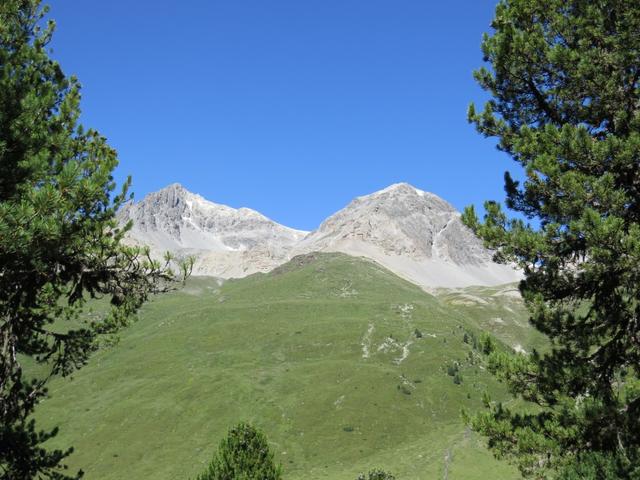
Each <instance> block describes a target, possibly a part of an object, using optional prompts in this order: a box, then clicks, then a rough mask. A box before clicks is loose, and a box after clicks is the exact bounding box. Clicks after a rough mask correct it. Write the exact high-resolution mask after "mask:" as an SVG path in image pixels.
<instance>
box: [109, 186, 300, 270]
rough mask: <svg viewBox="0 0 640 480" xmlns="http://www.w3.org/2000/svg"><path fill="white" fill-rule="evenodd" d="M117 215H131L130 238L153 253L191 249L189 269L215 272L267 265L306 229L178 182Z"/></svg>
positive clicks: (283, 254)
mask: <svg viewBox="0 0 640 480" xmlns="http://www.w3.org/2000/svg"><path fill="white" fill-rule="evenodd" d="M118 216H119V220H120V222H121V223H125V222H127V221H129V220H133V228H132V230H131V232H130V235H129V238H130V241H132V242H134V243H136V244H145V245H149V246H150V247H151V250H152V252H153V253H154V254H156V255H160V254H161V253H162V252H165V251H170V252H172V253H174V254H176V256H178V257H186V256H187V255H194V256H195V257H196V264H195V265H194V273H195V274H200V275H214V276H220V277H242V276H245V275H249V274H251V273H254V272H259V271H262V272H265V271H269V270H271V269H272V268H274V267H276V266H278V265H280V264H282V263H283V262H285V261H287V259H288V252H289V250H290V249H291V247H292V246H293V245H294V244H295V243H297V242H298V241H299V240H300V239H301V238H302V237H304V236H305V235H306V234H307V232H302V231H299V230H294V229H292V228H287V227H284V226H282V225H280V224H278V223H276V222H274V221H273V220H270V219H268V218H267V217H265V216H264V215H261V214H260V213H258V212H256V211H254V210H251V209H249V208H240V209H235V208H231V207H228V206H226V205H219V204H216V203H213V202H209V201H207V200H205V199H204V198H202V197H201V196H200V195H196V194H193V193H191V192H189V191H188V190H186V189H185V188H183V187H182V186H181V185H178V184H173V185H170V186H168V187H166V188H163V189H162V190H159V191H157V192H154V193H151V194H149V195H147V196H146V197H145V198H144V199H143V200H142V201H141V202H139V203H132V204H127V205H126V206H125V207H124V208H122V209H121V210H120V211H119V212H118Z"/></svg>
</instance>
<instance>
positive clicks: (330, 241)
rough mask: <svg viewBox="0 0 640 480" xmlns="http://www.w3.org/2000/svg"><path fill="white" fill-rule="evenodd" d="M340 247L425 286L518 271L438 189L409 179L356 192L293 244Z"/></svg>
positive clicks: (501, 277) (481, 281)
mask: <svg viewBox="0 0 640 480" xmlns="http://www.w3.org/2000/svg"><path fill="white" fill-rule="evenodd" d="M295 251H296V253H306V252H312V251H336V252H343V253H347V254H350V255H360V256H365V257H368V258H370V259H372V260H375V261H377V262H378V263H380V264H382V265H383V266H385V267H387V268H388V269H389V270H391V271H392V272H394V273H396V274H397V275H399V276H401V277H404V278H406V279H408V280H410V281H412V282H414V283H416V284H418V285H421V286H423V287H425V288H433V287H463V286H468V285H497V284H501V283H508V282H513V281H517V280H518V279H519V274H518V272H516V271H515V270H514V269H513V268H511V267H510V266H506V265H498V264H496V263H494V262H493V261H492V253H491V252H490V251H489V250H487V249H486V248H484V246H483V244H482V242H481V241H480V240H479V239H478V238H477V237H476V236H475V235H474V234H473V233H472V232H471V231H470V230H469V229H468V228H467V227H466V226H465V225H464V224H463V223H462V221H461V220H460V213H459V212H457V211H456V209H455V208H454V207H453V206H452V205H451V204H449V203H447V202H446V201H444V200H442V199H441V198H440V197H438V196H437V195H434V194H432V193H429V192H424V191H422V190H419V189H417V188H415V187H413V186H411V185H409V184H407V183H398V184H394V185H391V186H390V187H387V188H385V189H384V190H380V191H378V192H375V193H372V194H370V195H365V196H363V197H358V198H356V199H355V200H353V201H352V202H351V203H350V204H349V205H347V206H346V207H345V208H344V209H342V210H340V211H339V212H337V213H336V214H334V215H333V216H331V217H329V218H328V219H327V220H325V221H324V222H323V223H322V225H320V228H318V230H316V231H314V232H312V233H311V234H309V235H308V236H307V237H306V238H304V239H303V240H302V241H301V242H300V243H298V244H297V245H296V247H295Z"/></svg>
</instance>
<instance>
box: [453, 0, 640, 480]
mask: <svg viewBox="0 0 640 480" xmlns="http://www.w3.org/2000/svg"><path fill="white" fill-rule="evenodd" d="M492 27H493V29H494V31H493V33H492V34H491V35H486V36H485V38H484V40H483V42H482V51H483V53H484V57H485V60H486V61H487V62H489V68H482V69H480V70H478V71H477V72H475V77H476V79H477V81H478V82H479V83H480V85H481V86H482V87H483V88H484V89H485V90H486V91H487V92H489V94H490V95H491V97H492V98H491V99H490V100H489V102H488V103H487V104H486V105H485V107H484V110H483V111H482V112H476V110H475V109H474V107H473V105H472V106H471V108H470V110H469V119H470V121H472V122H473V123H474V124H475V125H476V128H477V129H478V131H479V132H480V133H482V134H483V135H485V136H488V137H496V138H497V140H498V142H499V143H498V146H499V148H500V149H501V150H503V151H504V152H506V153H508V154H509V155H510V156H511V157H512V158H513V160H515V161H516V162H517V164H519V165H520V166H521V167H522V169H523V171H524V180H523V181H521V182H519V181H516V180H515V179H514V178H513V177H512V176H511V175H510V174H508V173H507V174H505V190H506V206H507V207H508V208H509V209H512V210H515V211H516V212H519V213H520V214H521V217H520V218H524V219H525V220H520V219H510V218H509V217H508V216H507V213H506V212H505V211H503V210H502V209H501V206H500V205H499V204H498V203H496V202H487V203H486V204H485V208H486V211H487V213H486V216H485V218H484V221H483V222H480V221H479V220H478V218H477V216H476V214H475V213H474V211H473V209H472V208H468V209H467V210H466V212H465V214H464V220H465V223H466V224H467V225H468V226H470V227H471V228H472V229H474V230H475V231H476V232H477V233H478V234H479V235H480V236H481V237H482V238H483V239H484V240H485V242H486V244H487V245H488V246H490V247H492V248H494V249H497V252H498V254H497V256H498V258H500V259H502V260H504V261H515V262H517V263H518V264H519V266H520V267H521V268H522V269H523V270H524V275H525V277H524V280H523V281H522V283H521V285H520V290H521V292H522V294H523V296H524V298H525V301H526V302H527V304H528V306H529V308H530V310H531V315H532V316H531V322H532V324H533V325H534V326H535V327H536V328H537V329H539V330H540V331H541V332H543V333H545V334H546V335H547V336H548V337H549V339H550V351H549V352H545V353H544V354H541V353H535V352H534V353H533V354H532V355H529V356H517V357H515V358H514V357H509V356H507V355H504V354H500V353H497V352H494V353H492V354H491V355H490V362H491V366H492V369H493V371H494V372H496V373H497V374H498V375H499V376H500V377H501V378H503V379H504V380H505V381H506V383H507V384H508V385H509V387H510V389H511V391H512V393H513V394H515V395H518V396H521V397H523V398H524V399H526V400H529V401H531V402H534V403H535V404H537V406H536V408H533V409H530V410H529V411H528V413H522V412H520V413H517V412H514V411H512V410H510V409H509V408H507V407H505V406H503V405H499V404H491V405H490V410H489V411H488V412H486V413H484V414H481V415H479V416H476V417H475V418H474V419H472V424H473V426H474V427H475V429H476V430H478V431H480V432H482V433H483V434H485V435H486V436H487V437H488V439H489V445H490V447H491V448H492V449H493V450H494V452H495V453H496V454H497V455H498V456H503V457H508V458H510V459H511V460H513V461H515V462H516V463H517V464H518V465H519V467H520V469H521V471H522V472H523V473H524V474H525V475H528V476H532V477H535V478H542V477H544V478H640V467H638V465H640V382H639V380H638V374H639V369H640V5H639V4H638V2H637V1H636V0H598V1H593V0H544V1H543V0H502V1H500V3H499V4H498V6H497V8H496V12H495V18H494V20H493V23H492ZM527 219H529V220H535V221H532V222H530V223H532V224H533V225H531V224H530V223H529V221H528V220H527ZM590 472H591V473H590Z"/></svg>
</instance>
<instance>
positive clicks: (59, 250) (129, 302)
mask: <svg viewBox="0 0 640 480" xmlns="http://www.w3.org/2000/svg"><path fill="white" fill-rule="evenodd" d="M45 14H46V11H45V10H44V9H43V8H42V7H41V6H40V2H39V1H38V0H2V1H1V2H0V478H2V479H11V480H22V479H32V478H52V479H63V478H79V477H80V476H81V473H78V474H75V475H73V476H72V477H69V476H67V474H65V473H64V468H63V465H62V464H61V462H62V461H63V460H64V458H65V457H66V456H67V455H68V454H69V453H70V452H71V449H68V450H66V451H61V450H55V451H49V450H47V449H45V448H44V447H43V443H44V442H45V441H46V440H48V439H49V438H51V437H52V436H54V435H55V434H56V430H53V431H50V432H42V431H40V430H39V429H38V428H37V427H36V425H35V424H34V422H33V420H31V414H32V413H33V411H34V408H35V407H36V405H37V404H38V402H39V401H41V400H42V398H43V397H44V396H45V395H46V387H45V386H46V383H47V381H48V380H49V379H50V378H51V377H52V376H54V375H68V374H70V373H71V372H73V371H74V370H75V369H77V368H79V367H81V366H82V365H84V364H85V363H86V361H87V359H88V357H89V355H90V354H91V353H92V352H93V351H94V350H95V349H96V348H97V346H98V341H99V338H102V337H103V336H104V335H112V334H114V333H115V332H117V331H118V330H119V329H120V328H121V327H123V326H124V325H126V324H127V322H128V321H129V319H130V318H131V315H132V314H133V313H134V312H135V311H136V310H137V309H138V308H139V307H140V305H141V304H142V303H143V302H144V301H145V299H146V298H147V297H148V295H149V294H150V293H153V292H158V291H163V290H166V289H168V288H171V286H172V285H174V281H175V280H176V278H175V276H174V274H173V273H172V272H171V271H170V270H169V269H167V265H160V264H159V263H158V262H155V261H152V260H151V258H149V255H148V252H147V251H144V250H140V249H136V248H130V247H126V246H124V245H123V244H122V239H123V235H124V233H125V231H126V229H122V228H119V227H118V225H117V222H116V219H115V212H116V210H117V209H118V208H119V207H120V206H121V205H122V204H123V202H125V201H126V200H127V199H128V198H129V195H128V194H127V188H128V186H129V183H128V182H127V184H126V185H124V187H123V188H122V189H121V190H120V191H119V193H117V194H114V191H115V189H116V185H115V183H114V180H113V177H112V172H113V169H114V168H115V167H116V165H117V163H118V161H117V156H116V152H115V151H114V150H113V149H112V148H111V147H110V146H109V145H108V144H107V142H106V140H105V138H104V137H102V136H101V135H100V134H99V133H98V132H96V131H95V130H91V129H89V130H85V129H83V128H82V126H80V125H79V124H78V117H79V114H80V109H79V102H80V86H79V84H78V81H77V80H76V79H75V78H73V77H67V76H65V75H64V73H63V71H62V69H61V68H60V66H59V65H58V64H57V63H56V62H55V61H53V60H51V59H50V58H49V56H48V43H49V41H50V39H51V35H52V33H53V30H54V24H53V22H52V21H49V22H48V23H47V22H46V21H45V18H44V15H45ZM167 261H169V259H168V258H167ZM188 269H189V266H188V265H184V266H183V272H182V273H184V274H186V273H187V272H188ZM95 297H101V298H106V299H108V300H109V301H110V308H108V309H107V311H106V313H105V314H104V315H101V316H93V317H91V318H89V317H87V316H86V315H82V310H83V306H84V305H85V303H86V301H87V300H88V299H90V298H95ZM38 363H39V364H40V365H39V366H38V368H37V369H35V368H34V367H33V366H34V365H35V364H38ZM25 366H27V368H25ZM36 370H37V371H46V373H44V374H43V375H41V376H38V377H37V378H35V375H34V374H33V372H35V371H36ZM69 408H73V406H72V405H69Z"/></svg>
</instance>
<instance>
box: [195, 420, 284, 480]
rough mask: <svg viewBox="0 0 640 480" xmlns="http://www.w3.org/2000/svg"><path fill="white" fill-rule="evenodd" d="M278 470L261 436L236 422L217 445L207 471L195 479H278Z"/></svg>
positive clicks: (265, 439)
mask: <svg viewBox="0 0 640 480" xmlns="http://www.w3.org/2000/svg"><path fill="white" fill-rule="evenodd" d="M281 478H282V468H281V467H280V466H279V465H276V464H275V462H274V460H273V453H271V451H270V450H269V444H268V442H267V438H266V437H265V435H264V434H263V433H262V432H261V431H259V430H257V429H256V428H255V427H253V426H251V425H249V424H246V423H240V424H238V425H236V426H235V427H233V428H232V429H230V430H229V433H228V435H227V437H226V438H224V439H223V440H222V441H221V442H220V446H219V447H218V452H217V454H216V455H215V456H214V457H213V460H212V461H211V463H210V464H209V466H208V468H207V471H206V472H204V473H203V474H201V475H199V476H198V477H197V479H196V480H280V479H281Z"/></svg>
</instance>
